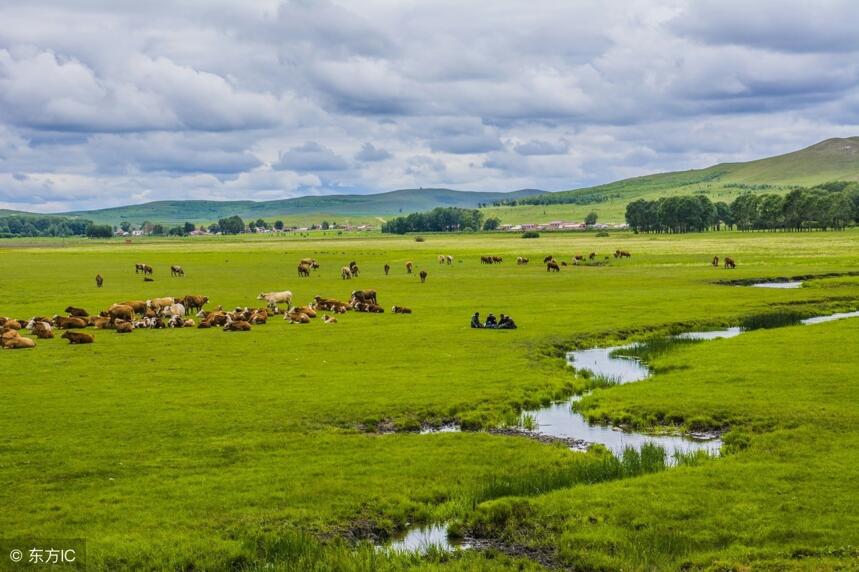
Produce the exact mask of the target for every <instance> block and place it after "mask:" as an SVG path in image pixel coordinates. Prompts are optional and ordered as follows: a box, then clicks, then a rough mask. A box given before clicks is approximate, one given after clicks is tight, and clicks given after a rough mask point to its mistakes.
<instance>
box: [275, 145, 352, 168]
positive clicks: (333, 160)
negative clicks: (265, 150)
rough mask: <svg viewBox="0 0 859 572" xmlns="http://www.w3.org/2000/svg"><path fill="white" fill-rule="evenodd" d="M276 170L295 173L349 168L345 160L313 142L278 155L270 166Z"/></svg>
mask: <svg viewBox="0 0 859 572" xmlns="http://www.w3.org/2000/svg"><path fill="white" fill-rule="evenodd" d="M272 166H273V167H274V168H275V169H278V170H289V171H296V172H302V173H303V172H313V171H343V170H345V169H348V168H349V164H348V163H347V162H346V159H344V158H343V157H341V156H339V155H338V154H337V153H335V152H334V151H332V150H331V149H329V148H327V147H323V146H322V145H320V144H319V143H316V142H315V141H308V142H306V143H304V144H303V145H299V146H298V147H293V148H292V149H290V150H288V151H284V152H283V153H281V154H280V159H279V160H278V161H277V163H275V164H274V165H272Z"/></svg>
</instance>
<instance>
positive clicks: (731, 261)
mask: <svg viewBox="0 0 859 572" xmlns="http://www.w3.org/2000/svg"><path fill="white" fill-rule="evenodd" d="M736 267H737V263H736V262H734V259H733V258H731V257H730V256H726V257H725V268H736Z"/></svg>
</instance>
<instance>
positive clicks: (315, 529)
mask: <svg viewBox="0 0 859 572" xmlns="http://www.w3.org/2000/svg"><path fill="white" fill-rule="evenodd" d="M616 248H623V249H625V250H629V251H630V252H632V253H633V257H632V259H631V260H624V261H620V262H618V261H615V260H614V259H613V258H612V259H610V263H609V264H608V265H607V266H601V267H572V266H568V267H565V268H562V271H561V272H560V273H558V274H554V273H552V274H549V273H547V272H546V270H545V267H544V266H542V265H541V264H540V263H539V261H540V260H542V258H543V257H544V256H545V255H547V254H554V255H555V256H558V257H564V258H565V259H567V260H569V258H570V257H571V256H572V255H574V254H579V253H588V252H590V251H595V252H597V253H599V254H600V255H603V254H609V253H610V252H613V251H614V250H615V249H616ZM438 254H451V255H453V256H454V257H455V262H454V263H453V264H452V265H450V266H447V265H443V266H442V265H438V264H437V262H436V256H437V255H438ZM485 254H493V255H499V256H503V257H504V258H505V260H504V263H503V264H500V265H491V266H487V265H481V264H479V256H480V255H485ZM714 254H718V255H720V256H725V255H729V256H732V257H734V258H735V259H736V260H737V262H738V269H737V270H735V271H727V270H724V269H721V268H720V269H714V268H712V267H710V266H709V264H708V262H709V260H710V259H711V258H712V256H713V255H714ZM305 256H314V257H316V258H317V259H318V260H319V262H320V263H321V269H320V270H319V271H318V272H316V273H314V274H313V275H312V276H311V277H310V278H305V279H299V278H297V276H296V271H295V267H296V263H297V261H298V260H299V259H300V258H302V257H305ZM516 256H528V257H530V259H531V264H529V265H527V266H517V265H516V264H515V261H514V259H515V257H516ZM351 260H355V261H357V263H358V264H359V266H360V267H361V269H362V273H361V275H360V277H359V278H357V279H355V280H352V281H343V280H341V279H340V277H339V268H340V267H341V266H342V265H344V264H346V263H348V262H349V261H351ZM407 260H412V261H414V262H415V264H416V266H417V267H418V270H421V269H422V270H427V271H428V273H429V278H428V280H427V283H426V284H421V283H420V281H419V279H418V278H417V276H416V275H407V274H406V272H405V269H404V264H405V262H406V261H407ZM135 262H147V263H149V264H151V265H153V266H154V267H155V282H152V283H144V282H143V281H142V279H141V278H140V276H138V275H135V274H134V271H133V268H134V263H135ZM385 263H389V264H390V265H391V266H392V272H391V275H390V276H385V275H384V273H383V271H382V266H383V265H384V264H385ZM170 264H181V265H182V266H183V267H184V268H185V270H186V273H187V277H186V278H184V279H181V278H175V279H171V278H170V277H169V270H168V268H169V265H170ZM857 265H859V233H857V232H856V231H848V232H840V233H802V234H800V233H797V234H793V235H787V234H785V235H782V234H778V235H776V234H757V233H702V234H696V235H684V236H647V237H645V236H636V235H633V234H629V233H617V234H613V235H612V236H610V237H606V238H599V237H595V236H594V235H589V234H582V235H570V234H557V235H544V236H543V237H541V238H539V239H537V240H522V239H520V238H518V237H515V236H509V235H497V234H494V235H427V236H426V241H425V242H415V241H414V239H413V238H410V237H391V236H382V235H378V234H371V235H360V236H354V235H351V236H347V235H343V236H337V235H329V236H321V235H319V234H317V233H314V234H312V235H311V236H310V237H307V238H302V237H288V238H283V237H279V238H276V237H271V236H262V235H247V236H243V237H239V238H237V237H210V238H199V239H187V238H186V239H176V240H169V239H153V240H139V241H134V242H133V243H131V244H124V243H123V242H120V241H84V240H67V241H59V240H29V241H23V240H22V241H17V240H12V241H4V242H2V243H0V291H2V292H3V293H4V297H3V301H2V307H0V315H10V316H15V317H19V318H24V317H30V316H32V315H37V314H41V315H44V314H48V315H53V314H54V313H59V312H61V311H62V309H63V308H65V307H66V306H67V305H69V304H73V305H76V306H83V307H85V308H87V309H89V310H91V311H93V310H95V309H99V308H104V307H106V306H108V305H109V304H110V303H112V302H116V301H120V300H125V299H135V298H140V299H146V298H151V297H154V296H161V295H184V294H205V295H207V296H209V297H210V299H211V300H212V303H213V304H223V305H224V306H225V307H228V308H229V307H232V306H235V305H241V306H245V305H254V304H255V303H256V301H255V297H256V295H257V294H258V293H259V292H261V291H268V290H281V289H290V290H292V291H293V292H294V293H295V295H296V299H297V301H299V302H308V301H310V299H311V298H312V297H313V296H314V295H317V294H319V295H323V296H333V297H338V298H341V299H345V298H347V297H348V295H349V292H350V291H351V290H352V289H355V288H375V289H376V290H377V291H378V292H379V300H380V303H381V304H382V305H383V306H385V307H386V308H387V309H388V312H389V309H390V306H392V305H394V304H397V305H405V306H408V307H410V308H412V309H413V311H414V313H413V314H411V315H393V314H390V313H385V314H382V315H372V314H355V313H349V314H347V315H345V316H342V317H338V319H339V323H338V324H334V325H324V324H322V323H321V322H320V321H318V320H316V321H314V322H313V323H311V324H309V325H303V326H299V325H290V324H287V323H286V322H284V321H283V320H280V319H276V320H272V321H271V322H270V323H269V324H267V325H265V326H259V327H255V328H254V329H253V330H252V331H251V332H247V333H225V332H222V331H219V330H198V329H181V330H158V331H135V332H134V333H132V334H131V335H128V336H119V335H116V334H114V333H112V332H110V331H98V332H96V333H95V335H96V343H95V344H93V345H91V346H78V347H73V346H68V345H67V344H66V342H65V340H60V339H59V338H57V339H54V340H40V341H38V346H37V347H36V348H35V349H34V350H23V351H3V352H0V360H2V362H3V365H4V376H3V381H2V387H3V394H2V395H3V399H2V401H0V503H2V506H3V507H4V510H2V511H0V530H2V531H3V535H2V536H3V537H4V538H10V537H25V536H38V537H48V538H57V537H60V538H62V537H84V538H86V539H87V542H88V551H89V555H88V557H89V560H90V565H91V567H92V569H111V570H114V569H126V568H134V569H186V570H188V569H203V570H219V569H257V568H259V569H262V568H263V567H266V568H267V569H289V570H307V569H318V570H327V569H342V570H374V569H445V570H472V569H486V570H490V569H519V567H525V568H526V569H527V568H536V567H538V565H537V564H536V563H535V562H534V561H531V560H528V559H524V558H521V557H519V558H513V557H508V556H502V555H500V554H497V553H495V552H493V551H489V552H485V551H477V550H472V551H464V552H462V553H459V554H454V555H447V554H438V553H434V554H431V555H430V556H428V557H427V558H424V559H421V558H419V557H417V556H413V555H405V556H390V555H388V556H386V555H385V554H384V553H380V552H377V551H374V550H373V549H371V548H367V547H366V546H365V547H362V548H358V549H354V548H353V546H352V544H351V541H352V540H355V539H360V538H370V537H377V536H384V535H386V534H391V533H393V532H395V531H396V530H398V529H401V528H403V527H404V526H405V525H406V523H409V522H412V523H413V522H430V521H446V520H452V521H455V522H460V523H463V524H462V526H464V527H465V528H466V529H469V530H473V531H475V532H480V533H481V534H485V535H487V536H489V537H491V538H492V539H494V540H495V541H500V542H504V543H508V544H510V543H512V544H515V545H517V546H529V547H531V548H533V549H535V550H548V551H549V552H551V553H552V554H553V557H554V558H556V559H557V560H558V562H560V563H561V564H563V565H570V566H576V567H577V569H584V570H615V569H621V568H623V569H630V570H638V569H641V570H650V569H680V568H683V569H705V568H707V567H710V566H713V567H715V568H713V569H719V570H722V569H725V570H731V569H744V567H747V566H753V567H761V568H764V569H766V568H767V567H769V569H774V570H777V569H778V570H780V569H786V568H795V569H808V570H812V569H849V568H855V567H857V566H859V560H857V549H856V547H857V546H859V526H857V525H859V522H857V521H856V519H857V517H856V515H855V512H856V511H855V510H852V508H853V507H855V506H856V504H857V501H859V487H857V485H856V484H855V483H856V477H857V476H859V475H857V474H856V472H857V469H856V467H857V463H856V461H857V458H856V453H855V451H856V450H857V445H859V423H857V417H856V410H855V406H854V404H855V402H856V397H857V385H856V384H857V376H856V374H857V372H859V356H857V355H856V354H857V352H855V348H856V347H859V322H856V323H854V322H851V321H846V322H842V323H831V324H821V325H815V326H796V327H788V328H782V329H775V330H761V331H755V332H753V333H749V334H745V335H744V336H741V337H739V338H736V339H731V340H719V341H714V342H705V343H701V344H693V345H689V346H684V347H682V348H678V349H677V350H676V351H672V352H669V353H667V354H665V355H661V356H659V357H657V358H655V359H654V363H653V366H654V367H655V368H656V372H657V374H656V375H655V376H654V377H653V378H651V379H650V380H648V381H645V382H640V383H638V384H631V385H626V386H622V387H611V388H606V389H601V390H598V391H596V392H595V393H594V394H593V395H592V396H591V397H589V398H587V399H586V400H585V401H584V402H582V404H581V407H582V408H583V409H584V411H585V412H586V413H587V414H588V415H590V416H592V417H593V418H594V419H612V420H615V421H619V422H623V423H626V424H629V425H635V426H638V427H646V428H651V429H653V430H655V431H664V430H667V429H671V428H683V427H685V428H696V429H698V428H722V429H728V430H729V431H730V432H729V433H728V435H727V436H726V437H725V440H726V443H728V445H729V446H728V447H727V448H726V450H725V453H726V454H725V455H724V457H723V458H720V459H714V460H707V461H702V462H700V463H699V464H696V465H695V466H684V467H679V468H675V469H670V470H666V471H664V472H659V473H657V474H652V475H647V476H640V477H634V478H625V479H621V480H616V481H614V482H606V483H602V484H590V485H584V484H581V485H578V486H569V483H568V484H567V485H564V484H563V483H560V482H557V483H555V484H553V485H547V486H546V487H543V489H542V490H538V489H537V488H535V489H534V490H532V491H531V493H530V494H529V496H528V497H527V498H523V499H516V498H511V497H504V498H501V497H500V495H502V494H503V491H504V487H500V486H496V485H497V483H499V482H506V483H530V482H549V480H548V479H546V478H545V477H546V475H549V474H555V473H558V472H559V471H560V472H564V471H575V470H577V467H582V466H590V465H593V466H597V465H598V464H599V463H601V462H602V459H603V457H604V453H602V452H600V451H597V450H595V451H591V452H589V453H576V452H572V451H569V450H567V449H565V448H564V447H562V446H556V445H546V444H541V443H538V442H536V441H532V440H527V439H523V438H519V437H508V436H501V435H492V434H489V433H486V432H482V431H465V432H462V433H444V434H431V435H419V434H417V433H416V432H414V430H415V429H417V428H418V427H420V425H421V424H423V423H433V424H439V423H443V422H446V421H458V422H460V423H462V424H464V425H465V426H466V427H469V428H473V429H479V428H486V427H491V426H494V425H497V424H501V423H503V422H505V420H510V419H511V418H515V416H516V412H517V411H519V410H521V409H523V408H526V407H531V406H534V405H536V404H538V403H541V402H543V403H545V402H548V401H549V400H551V399H555V398H561V397H563V396H565V395H569V394H570V392H572V391H575V390H576V389H580V388H581V387H582V384H583V381H582V380H580V379H577V378H575V377H574V376H573V375H572V373H571V372H570V370H569V369H568V368H566V367H564V364H563V361H562V360H561V359H560V357H561V356H562V354H563V350H564V349H571V348H573V347H588V346H593V345H600V344H605V343H611V342H615V341H617V340H620V339H645V338H647V337H650V336H653V335H655V334H658V333H664V332H668V331H675V330H678V329H684V328H702V327H708V326H719V325H730V324H734V323H737V322H739V320H741V319H742V318H743V317H744V316H746V315H748V314H750V313H759V312H769V311H774V310H779V309H783V308H791V309H794V310H797V311H800V312H803V313H805V314H813V313H816V312H821V313H826V312H831V311H839V310H847V309H850V310H852V309H857V308H859V278H857V277H850V276H840V277H831V278H826V279H821V280H815V281H811V282H809V283H808V286H807V287H805V288H802V289H798V290H770V289H758V288H748V287H737V286H725V285H719V284H716V282H717V281H719V280H725V279H728V278H730V279H740V278H766V277H775V276H798V275H806V274H817V273H846V272H851V271H856V270H857ZM97 272H100V273H101V274H102V275H103V276H104V277H105V287H104V288H102V289H96V288H95V285H94V283H93V277H94V276H95V274H96V273H97ZM476 310H479V311H481V313H482V314H483V315H485V314H486V313H487V312H490V311H491V312H494V313H496V314H498V313H500V312H503V313H509V314H511V315H513V316H514V318H515V319H516V320H517V322H518V323H519V326H520V329H518V330H516V331H486V330H471V329H469V328H468V318H469V316H470V315H471V313H472V312H474V311H476ZM389 429H398V430H399V431H398V432H395V433H389V432H388V430H389ZM410 431H411V432H410ZM520 489H521V490H528V487H520V488H519V489H516V488H515V487H513V488H511V490H520ZM549 489H556V490H549ZM487 491H494V492H491V493H490V492H487Z"/></svg>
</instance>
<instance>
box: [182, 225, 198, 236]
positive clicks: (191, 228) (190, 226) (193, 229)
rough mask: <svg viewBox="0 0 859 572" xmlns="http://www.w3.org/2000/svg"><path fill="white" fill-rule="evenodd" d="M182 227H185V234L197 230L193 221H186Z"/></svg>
mask: <svg viewBox="0 0 859 572" xmlns="http://www.w3.org/2000/svg"><path fill="white" fill-rule="evenodd" d="M182 228H183V229H184V231H185V234H188V233H191V232H194V231H195V230H196V228H195V227H194V223H193V222H186V223H185V224H184V226H183V227H182Z"/></svg>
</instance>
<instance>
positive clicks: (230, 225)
mask: <svg viewBox="0 0 859 572" xmlns="http://www.w3.org/2000/svg"><path fill="white" fill-rule="evenodd" d="M218 227H219V228H220V229H221V232H222V233H223V234H241V233H243V232H244V231H245V221H243V220H242V217H240V216H238V215H233V216H231V217H227V218H222V219H220V220H218Z"/></svg>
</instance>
